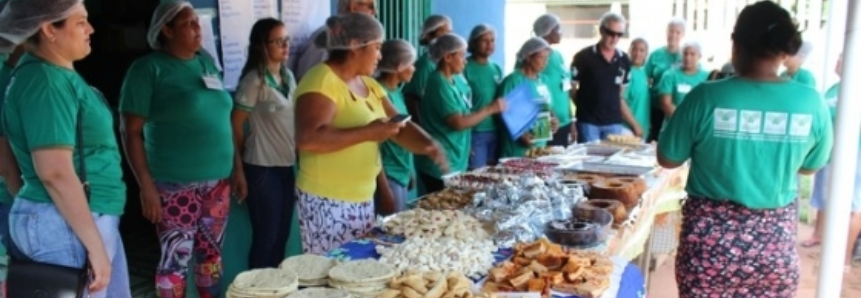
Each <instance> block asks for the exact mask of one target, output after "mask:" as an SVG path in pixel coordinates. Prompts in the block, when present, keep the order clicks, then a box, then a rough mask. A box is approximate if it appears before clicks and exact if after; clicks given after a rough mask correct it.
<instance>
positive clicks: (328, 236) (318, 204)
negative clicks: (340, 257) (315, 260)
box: [296, 188, 374, 255]
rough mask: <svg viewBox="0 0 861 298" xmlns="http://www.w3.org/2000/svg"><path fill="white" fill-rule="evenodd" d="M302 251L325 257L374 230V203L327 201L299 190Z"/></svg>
mask: <svg viewBox="0 0 861 298" xmlns="http://www.w3.org/2000/svg"><path fill="white" fill-rule="evenodd" d="M296 196H297V197H298V202H299V230H300V232H301V234H302V250H303V251H305V253H311V254H318V255H322V254H326V253H328V252H329V251H330V250H332V249H335V248H338V247H340V246H341V245H344V243H347V242H350V241H352V240H353V239H356V238H360V237H362V236H364V235H365V234H367V233H368V232H370V231H371V229H373V228H374V200H373V199H369V200H368V201H367V202H362V203H351V202H344V201H341V200H336V199H330V198H324V197H320V196H316V195H313V194H309V193H306V192H304V191H302V190H300V189H299V188H296Z"/></svg>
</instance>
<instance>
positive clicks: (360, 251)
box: [328, 231, 645, 298]
mask: <svg viewBox="0 0 861 298" xmlns="http://www.w3.org/2000/svg"><path fill="white" fill-rule="evenodd" d="M403 241H404V238H403V237H401V236H392V235H385V234H382V233H380V232H378V231H376V232H374V233H372V235H371V236H369V238H364V239H358V240H353V241H351V242H348V243H346V244H344V245H342V246H341V247H339V248H336V249H333V250H332V251H330V252H329V254H328V257H330V258H334V259H337V260H342V261H346V260H361V259H378V258H379V257H380V255H379V254H378V253H377V250H376V246H377V243H380V242H383V243H400V242H403ZM512 253H513V251H512V250H511V249H510V248H508V249H500V250H499V251H497V252H495V253H494V257H495V258H496V262H497V263H499V262H502V261H504V260H507V259H509V258H510V257H511V255H512ZM614 262H624V263H623V264H621V266H617V267H621V268H619V270H618V271H621V273H619V272H615V275H616V276H615V277H614V278H611V282H617V283H618V286H616V285H610V289H608V291H607V292H605V293H604V295H603V296H602V297H601V298H642V297H645V281H644V279H643V273H642V272H640V269H639V268H637V266H635V265H634V264H631V263H630V262H627V261H624V260H621V259H614ZM614 289H618V290H617V291H615V295H614V294H613V290H614ZM553 298H580V297H579V296H573V295H571V296H557V295H553Z"/></svg>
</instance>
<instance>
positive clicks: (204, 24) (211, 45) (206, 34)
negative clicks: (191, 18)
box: [195, 9, 223, 71]
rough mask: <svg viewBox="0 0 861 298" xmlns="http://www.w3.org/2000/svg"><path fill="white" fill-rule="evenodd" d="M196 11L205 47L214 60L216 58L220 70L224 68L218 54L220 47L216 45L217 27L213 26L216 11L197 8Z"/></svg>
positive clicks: (216, 64)
mask: <svg viewBox="0 0 861 298" xmlns="http://www.w3.org/2000/svg"><path fill="white" fill-rule="evenodd" d="M195 12H196V13H197V17H198V19H199V20H200V33H201V35H202V39H203V41H202V43H203V49H204V50H206V52H207V53H209V54H210V55H212V58H213V60H215V66H216V67H218V70H219V71H220V70H222V69H223V68H222V67H221V59H220V58H219V56H218V48H217V47H216V46H215V40H216V37H215V29H214V28H213V27H214V23H213V21H214V19H215V12H214V11H212V10H210V9H195Z"/></svg>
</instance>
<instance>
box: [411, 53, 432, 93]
mask: <svg viewBox="0 0 861 298" xmlns="http://www.w3.org/2000/svg"><path fill="white" fill-rule="evenodd" d="M415 68H416V70H415V72H413V78H412V79H410V81H409V82H407V84H406V85H404V88H403V92H404V94H414V95H417V96H419V97H422V98H424V96H425V90H426V89H427V81H428V78H430V77H431V74H433V73H434V72H436V63H434V62H433V60H431V58H430V55H429V54H428V53H424V54H422V55H421V56H420V57H419V59H418V60H416V63H415Z"/></svg>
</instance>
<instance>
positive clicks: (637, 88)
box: [625, 66, 651, 132]
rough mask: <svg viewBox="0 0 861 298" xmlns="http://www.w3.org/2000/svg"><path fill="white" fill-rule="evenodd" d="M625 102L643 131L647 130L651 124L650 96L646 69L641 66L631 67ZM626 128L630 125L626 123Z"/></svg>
mask: <svg viewBox="0 0 861 298" xmlns="http://www.w3.org/2000/svg"><path fill="white" fill-rule="evenodd" d="M625 102H626V103H628V108H630V109H631V114H634V119H636V120H637V124H640V128H642V129H643V131H644V132H648V131H649V126H650V125H651V105H650V104H649V103H650V102H651V96H650V94H649V77H648V75H647V74H646V69H645V68H644V67H642V66H633V67H631V79H630V80H629V81H628V88H626V89H625ZM625 126H627V127H628V129H631V127H630V126H629V125H628V124H627V123H626V124H625Z"/></svg>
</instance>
